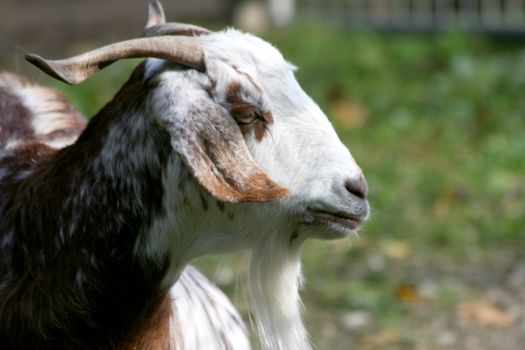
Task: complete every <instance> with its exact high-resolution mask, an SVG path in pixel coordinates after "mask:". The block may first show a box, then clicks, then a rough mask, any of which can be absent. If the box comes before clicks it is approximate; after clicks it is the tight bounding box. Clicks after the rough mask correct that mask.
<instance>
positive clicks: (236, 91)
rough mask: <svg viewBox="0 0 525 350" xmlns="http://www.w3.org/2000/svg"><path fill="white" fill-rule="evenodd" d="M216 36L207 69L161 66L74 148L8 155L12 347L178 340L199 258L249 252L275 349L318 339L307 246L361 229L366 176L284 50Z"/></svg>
mask: <svg viewBox="0 0 525 350" xmlns="http://www.w3.org/2000/svg"><path fill="white" fill-rule="evenodd" d="M201 42H202V49H203V52H204V61H203V65H204V66H205V69H204V70H203V71H200V70H194V69H189V68H187V67H183V66H180V65H177V64H173V63H170V62H167V61H163V60H158V59H148V60H146V61H145V63H143V64H141V65H139V66H138V67H137V68H136V69H135V71H134V73H133V74H132V75H131V77H130V79H129V80H128V82H127V83H125V84H124V86H123V87H122V88H121V90H120V91H119V92H118V93H117V94H116V96H115V97H114V98H113V100H111V101H110V102H109V103H108V104H107V105H106V106H105V107H104V108H103V109H102V110H101V111H100V112H98V113H97V114H96V115H95V116H94V117H93V118H92V119H91V120H90V122H89V123H88V125H87V127H86V128H85V129H84V130H83V131H82V133H81V135H80V136H79V137H78V139H77V140H76V141H75V142H74V143H73V144H71V145H69V146H66V147H64V148H61V149H56V148H53V147H50V146H48V145H46V144H44V143H42V142H40V141H39V140H38V139H35V140H34V141H33V142H27V143H23V144H18V145H15V146H13V147H10V148H9V149H8V150H7V151H5V152H4V153H3V154H2V158H0V173H1V178H0V217H1V218H2V219H1V221H0V276H1V278H2V280H1V282H0V283H1V284H0V342H4V344H2V343H0V348H3V347H5V348H19V349H27V348H46V349H56V348H75V349H93V348H96V349H110V348H159V349H163V348H169V346H170V344H169V339H170V338H169V336H167V334H176V332H177V330H178V329H181V328H178V326H180V325H177V324H176V323H175V322H171V323H170V324H169V328H162V327H156V326H154V325H156V324H158V322H161V320H166V319H168V316H167V315H168V314H167V313H168V312H169V310H170V308H169V307H168V306H166V303H167V299H166V298H167V295H168V294H169V291H170V288H171V287H172V286H173V285H174V284H175V283H176V281H177V280H178V279H179V278H180V276H181V273H182V271H183V269H184V267H185V266H187V265H188V264H189V263H190V261H191V260H192V259H194V258H196V257H198V256H202V255H205V254H210V253H216V252H225V251H232V250H239V249H245V250H248V251H250V252H251V267H250V272H249V283H248V289H249V290H248V294H249V296H250V304H251V307H252V311H253V313H254V317H255V322H256V325H257V328H258V331H259V338H260V340H261V343H262V346H263V348H264V349H267V350H269V349H272V350H274V349H283V350H293V349H297V350H304V349H309V348H310V344H309V340H308V337H307V334H306V330H305V328H304V326H303V323H302V321H301V315H300V299H299V293H298V289H299V286H300V263H299V260H300V259H299V257H300V249H301V246H302V243H303V242H304V240H305V239H308V238H320V239H336V238H342V237H346V236H348V235H349V234H351V233H352V232H355V230H356V229H357V228H358V227H360V225H361V224H362V223H363V221H365V220H366V219H367V217H368V202H367V200H366V196H367V188H366V182H365V180H364V177H363V175H362V172H361V169H360V168H359V167H358V166H357V164H356V162H355V161H354V159H353V158H352V156H351V155H350V152H349V151H348V150H347V148H346V147H345V146H344V145H343V144H342V143H341V142H340V140H339V139H338V137H337V135H336V133H335V131H334V129H333V128H332V126H331V125H330V122H329V121H328V119H327V118H326V116H325V115H324V114H323V113H322V111H321V110H320V109H319V107H318V106H317V105H316V104H315V102H313V101H312V100H311V99H310V97H309V96H308V95H307V94H306V93H305V92H304V91H303V90H302V89H301V88H300V86H299V84H298V83H297V81H296V79H295V77H294V73H293V71H294V68H293V66H292V65H290V64H289V63H287V62H286V61H285V60H284V58H283V57H282V55H281V54H280V53H279V52H278V51H277V50H276V49H275V48H274V47H272V46H271V45H269V44H268V43H266V42H264V41H263V40H261V39H259V38H257V37H254V36H252V35H249V34H244V33H241V32H238V31H236V30H232V29H230V30H225V31H221V32H217V33H211V34H208V35H203V36H202V38H201ZM175 285H176V284H175ZM182 337H185V335H184V334H182ZM144 339H146V344H144ZM2 345H4V346H2Z"/></svg>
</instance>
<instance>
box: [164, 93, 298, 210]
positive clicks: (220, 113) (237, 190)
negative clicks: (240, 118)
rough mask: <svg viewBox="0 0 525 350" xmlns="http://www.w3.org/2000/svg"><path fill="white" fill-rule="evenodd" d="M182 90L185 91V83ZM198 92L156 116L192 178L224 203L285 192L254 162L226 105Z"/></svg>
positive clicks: (271, 197) (265, 198)
mask: <svg viewBox="0 0 525 350" xmlns="http://www.w3.org/2000/svg"><path fill="white" fill-rule="evenodd" d="M185 88H186V92H188V86H186V87H185ZM192 95H193V94H192ZM196 95H197V94H195V95H193V96H196ZM198 95H199V96H198V97H196V98H195V100H193V101H192V103H191V105H189V104H185V103H181V104H178V106H177V108H174V109H173V110H172V111H171V113H173V114H175V115H169V116H164V117H163V118H162V119H163V121H164V122H165V123H166V127H167V129H168V131H169V132H170V134H171V138H172V146H173V147H174V148H175V150H176V151H177V152H178V153H179V155H180V156H181V158H182V160H183V161H184V163H185V164H186V166H187V167H188V169H189V170H190V172H191V173H192V174H193V176H194V177H195V178H196V179H197V181H198V182H199V183H200V184H201V185H202V186H203V187H204V188H205V189H206V190H208V192H210V193H211V194H212V195H213V196H215V197H216V198H217V199H219V200H222V201H227V202H254V201H255V202H261V201H271V200H275V199H278V198H282V197H284V196H287V195H288V194H289V192H288V190H287V189H285V188H283V187H281V186H279V185H278V184H276V183H275V182H274V181H273V180H271V179H270V178H269V176H268V175H267V174H266V173H265V172H264V171H262V170H261V169H260V168H259V167H258V166H257V164H256V163H255V161H254V159H253V157H252V156H251V154H250V152H249V151H248V147H247V146H246V143H245V141H244V138H243V137H242V134H241V131H240V129H239V126H238V125H237V123H236V122H235V121H234V120H233V118H232V117H231V115H230V114H229V113H228V112H227V111H226V109H224V108H223V107H221V106H220V105H218V104H216V103H215V102H214V101H213V100H212V99H211V98H210V97H209V96H208V95H207V94H206V93H203V94H198ZM187 96H188V95H186V101H184V102H187ZM181 102H183V101H181ZM175 103H177V102H175Z"/></svg>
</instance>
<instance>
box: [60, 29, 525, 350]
mask: <svg viewBox="0 0 525 350" xmlns="http://www.w3.org/2000/svg"><path fill="white" fill-rule="evenodd" d="M267 38H268V39H269V40H270V41H271V42H273V43H274V44H275V45H276V46H277V47H278V48H279V49H280V50H281V51H282V52H283V54H284V56H285V57H286V58H287V59H289V60H290V61H291V62H293V63H294V64H296V65H297V66H298V67H299V70H298V71H297V78H298V80H299V82H300V83H301V85H302V86H303V88H304V89H305V91H307V92H308V93H309V94H310V95H311V96H312V97H313V98H314V100H316V101H317V102H318V103H319V104H320V105H321V107H322V109H323V110H324V111H325V112H326V113H327V115H328V116H329V118H331V119H332V120H333V121H334V124H335V126H336V128H337V129H338V133H339V135H340V137H341V139H342V140H343V142H344V143H345V144H346V145H347V146H348V147H349V149H350V150H351V151H352V153H353V155H354V157H355V158H356V160H357V161H358V163H359V164H360V166H361V167H362V168H363V170H364V173H365V175H366V177H367V180H368V182H369V187H370V201H371V204H372V208H373V211H372V217H371V220H370V222H369V223H367V225H366V227H365V228H364V229H363V230H362V232H361V233H360V237H361V238H352V239H351V241H343V242H330V243H326V242H310V243H308V244H307V245H306V247H305V252H304V259H303V260H304V266H305V274H306V276H307V281H308V282H307V284H306V288H305V291H304V297H305V302H306V309H307V310H308V316H307V319H308V322H309V323H310V329H311V330H312V333H313V339H314V340H315V341H314V342H315V343H317V345H318V347H319V348H320V349H348V348H349V347H350V344H353V343H355V342H356V341H358V339H359V337H360V336H361V335H359V334H358V335H356V334H351V332H349V331H348V330H345V328H344V326H343V325H341V321H340V320H341V317H344V315H345V314H346V313H348V312H351V311H353V310H366V311H367V312H369V313H371V314H372V315H373V318H374V320H375V321H374V322H375V323H374V324H375V326H374V327H375V328H374V330H373V331H374V332H377V331H378V330H381V329H390V330H393V331H394V332H395V334H398V335H399V337H400V340H399V341H398V342H397V344H398V347H399V348H403V349H405V348H412V347H414V344H415V343H418V341H419V340H418V339H415V338H414V336H411V335H410V334H411V333H410V332H411V329H412V328H413V327H417V326H418V324H420V323H421V324H425V322H427V321H429V320H428V319H429V317H428V315H427V316H424V315H423V316H421V315H419V314H417V315H416V314H415V311H414V309H413V308H411V307H410V305H408V304H407V303H405V302H403V296H400V295H399V288H400V286H404V285H408V286H411V285H412V284H414V285H415V286H416V287H418V286H420V285H421V283H424V282H425V281H430V282H432V283H434V284H435V285H437V287H436V288H435V289H437V292H435V293H437V297H436V300H434V303H433V304H432V305H433V306H432V307H430V310H433V312H436V313H438V312H440V311H441V312H448V313H450V312H453V310H454V307H455V305H457V303H459V302H460V301H461V300H464V299H465V298H467V299H468V298H470V297H475V296H478V295H480V294H482V292H483V288H484V286H483V285H482V284H475V283H474V284H469V285H463V284H462V281H461V274H462V273H463V272H464V269H465V268H466V267H468V266H471V265H474V266H477V268H479V271H475V272H476V273H480V274H484V273H489V272H490V271H491V270H490V267H491V264H496V263H498V262H499V261H500V260H505V258H506V257H508V256H513V255H516V254H520V252H521V251H523V250H524V248H525V215H524V213H525V98H524V97H523V95H524V91H525V46H524V45H523V44H520V43H517V42H505V41H503V42H502V41H495V40H492V39H490V38H487V37H482V36H475V35H466V34H459V33H447V34H441V35H425V36H422V35H384V34H383V35H378V34H373V33H363V32H359V33H354V32H352V33H348V32H343V31H339V30H337V29H333V28H327V27H315V26H311V25H300V24H299V25H296V26H294V27H293V28H290V29H288V30H285V31H280V32H276V33H270V34H268V36H267ZM135 64H136V61H133V62H131V63H130V62H128V63H119V64H116V65H114V66H112V67H110V68H109V69H107V70H106V73H105V74H100V75H99V76H97V77H95V78H93V79H92V80H90V81H88V82H86V83H84V84H82V85H81V86H79V87H76V88H64V86H61V85H58V84H56V86H57V87H58V88H60V89H61V90H63V91H64V92H65V94H66V95H67V96H68V98H69V99H70V100H71V101H73V103H74V104H75V105H76V106H77V107H78V108H79V109H80V110H81V111H82V112H84V113H86V114H87V115H91V114H93V113H94V112H95V111H96V110H98V109H99V108H100V107H101V106H102V105H103V103H104V102H105V101H107V100H109V98H110V97H111V96H112V94H114V93H115V91H116V89H117V88H118V86H119V85H121V84H122V83H123V82H124V81H125V79H126V76H127V75H128V74H129V71H130V70H131V66H133V65H135ZM227 261H228V262H229V263H225V262H224V259H221V258H208V259H203V260H202V261H201V262H200V263H198V265H199V267H200V268H201V269H203V270H205V271H206V272H208V275H211V276H212V277H213V276H214V275H215V277H214V278H215V279H216V280H220V279H221V278H220V276H219V277H217V276H218V275H220V274H221V273H222V274H224V271H225V269H226V271H228V270H229V269H233V270H234V271H239V270H242V269H243V264H242V263H239V261H240V258H238V259H234V260H231V259H228V260H227ZM484 269H486V270H484ZM221 271H222V272H221ZM443 271H445V272H446V273H443ZM455 271H457V273H455ZM491 273H494V271H492V272H491ZM217 274H218V275H217ZM227 274H229V273H227ZM234 274H235V273H234ZM219 283H221V284H222V285H223V288H224V289H225V290H227V291H228V292H229V293H230V295H233V294H235V293H236V285H235V282H234V281H232V280H229V279H226V281H222V282H221V281H219ZM236 299H237V301H239V303H240V304H243V301H242V300H239V299H242V297H238V298H236ZM241 308H243V310H245V309H244V307H243V306H241ZM425 315H426V314H425ZM425 344H427V343H425ZM387 348H388V347H387ZM392 348H394V347H392ZM430 348H432V347H430Z"/></svg>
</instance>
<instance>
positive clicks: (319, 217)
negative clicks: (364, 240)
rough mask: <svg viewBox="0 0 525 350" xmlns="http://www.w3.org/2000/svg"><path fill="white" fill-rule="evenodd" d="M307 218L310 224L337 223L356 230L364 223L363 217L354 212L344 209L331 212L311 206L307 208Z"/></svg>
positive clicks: (331, 224) (337, 225)
mask: <svg viewBox="0 0 525 350" xmlns="http://www.w3.org/2000/svg"><path fill="white" fill-rule="evenodd" d="M305 220H306V222H307V223H309V224H321V225H327V226H334V225H335V226H336V227H338V228H342V229H346V230H356V229H358V228H359V227H360V226H361V225H362V224H363V218H362V217H360V216H357V215H354V214H352V213H348V212H343V211H337V212H329V211H326V210H319V209H311V208H307V209H306V212H305Z"/></svg>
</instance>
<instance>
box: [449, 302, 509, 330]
mask: <svg viewBox="0 0 525 350" xmlns="http://www.w3.org/2000/svg"><path fill="white" fill-rule="evenodd" d="M457 311H458V316H459V318H460V319H462V320H464V321H467V322H470V323H473V324H475V325H478V326H483V327H501V328H504V327H510V326H512V325H513V324H514V321H515V320H514V318H513V317H512V316H511V315H510V314H509V313H508V312H506V311H505V310H502V309H501V308H499V307H497V306H495V305H492V304H489V303H486V302H483V301H469V302H464V303H461V304H460V305H459V306H458V310H457Z"/></svg>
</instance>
